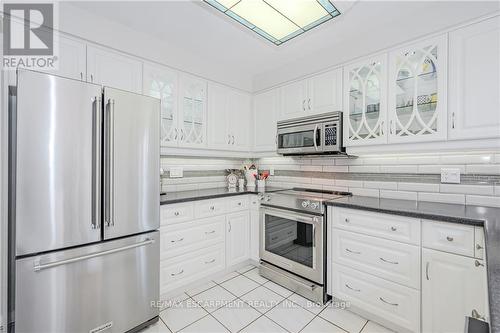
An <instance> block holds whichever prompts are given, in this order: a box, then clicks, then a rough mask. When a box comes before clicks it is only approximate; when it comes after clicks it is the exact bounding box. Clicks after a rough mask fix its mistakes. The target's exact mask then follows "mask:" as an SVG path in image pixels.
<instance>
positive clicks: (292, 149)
mask: <svg viewBox="0 0 500 333" xmlns="http://www.w3.org/2000/svg"><path fill="white" fill-rule="evenodd" d="M321 131H322V125H321V124H310V125H300V126H294V127H283V128H278V135H277V136H278V137H277V152H278V154H314V153H319V152H321V141H322V140H321Z"/></svg>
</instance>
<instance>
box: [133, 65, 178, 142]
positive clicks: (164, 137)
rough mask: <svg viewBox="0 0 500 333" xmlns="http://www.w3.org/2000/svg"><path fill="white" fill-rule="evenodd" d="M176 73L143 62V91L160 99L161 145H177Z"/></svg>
mask: <svg viewBox="0 0 500 333" xmlns="http://www.w3.org/2000/svg"><path fill="white" fill-rule="evenodd" d="M177 88H178V74H177V72H176V71H174V70H171V69H169V68H166V67H163V66H158V65H152V64H144V75H143V87H142V89H143V92H144V94H145V95H149V96H152V97H156V98H158V99H160V100H161V132H160V138H161V141H160V143H161V146H163V147H172V146H177V143H178V139H179V129H178V124H177V122H178V120H177V118H178V117H177Z"/></svg>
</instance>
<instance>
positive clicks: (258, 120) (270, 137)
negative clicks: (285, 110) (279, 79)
mask: <svg viewBox="0 0 500 333" xmlns="http://www.w3.org/2000/svg"><path fill="white" fill-rule="evenodd" d="M278 99H279V90H278V89H273V90H270V91H266V92H264V93H260V94H256V95H254V105H253V107H254V151H255V152H275V151H276V119H277V115H278V102H279V101H278Z"/></svg>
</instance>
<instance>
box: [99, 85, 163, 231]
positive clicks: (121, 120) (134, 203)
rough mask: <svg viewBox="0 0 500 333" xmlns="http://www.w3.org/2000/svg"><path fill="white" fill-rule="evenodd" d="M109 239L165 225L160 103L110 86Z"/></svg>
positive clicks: (106, 132) (106, 99)
mask: <svg viewBox="0 0 500 333" xmlns="http://www.w3.org/2000/svg"><path fill="white" fill-rule="evenodd" d="M104 141H105V144H104V160H105V161H104V220H105V228H104V238H105V239H110V238H116V237H121V236H126V235H132V234H136V233H140V232H145V231H149V230H154V229H157V228H159V226H160V100H158V99H156V98H152V97H148V96H143V95H138V94H134V93H130V92H126V91H123V90H117V89H112V88H108V87H105V88H104Z"/></svg>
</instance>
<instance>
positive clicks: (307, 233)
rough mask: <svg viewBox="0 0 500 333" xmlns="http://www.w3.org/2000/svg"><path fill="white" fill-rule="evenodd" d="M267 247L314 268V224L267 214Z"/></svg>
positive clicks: (273, 251)
mask: <svg viewBox="0 0 500 333" xmlns="http://www.w3.org/2000/svg"><path fill="white" fill-rule="evenodd" d="M264 230H265V249H266V251H268V252H271V253H274V254H276V255H278V256H280V257H283V258H287V259H289V260H292V261H295V262H297V263H299V264H302V265H304V266H307V267H311V268H313V245H314V239H313V226H312V225H311V224H308V223H302V222H298V221H294V220H290V219H286V218H283V217H278V216H273V215H269V214H266V215H265V228H264Z"/></svg>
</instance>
